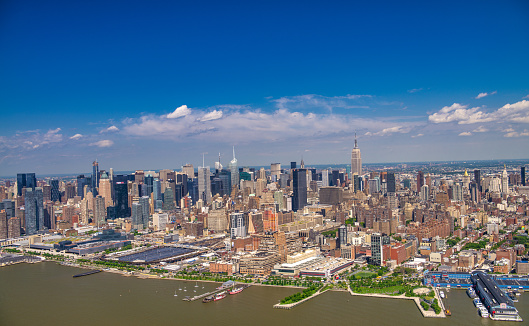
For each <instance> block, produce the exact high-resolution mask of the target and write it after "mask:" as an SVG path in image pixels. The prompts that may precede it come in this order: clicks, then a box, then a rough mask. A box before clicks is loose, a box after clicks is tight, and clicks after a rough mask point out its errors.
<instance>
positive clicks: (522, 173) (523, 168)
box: [520, 166, 525, 186]
mask: <svg viewBox="0 0 529 326" xmlns="http://www.w3.org/2000/svg"><path fill="white" fill-rule="evenodd" d="M520 175H521V177H522V186H525V166H522V167H521V168H520Z"/></svg>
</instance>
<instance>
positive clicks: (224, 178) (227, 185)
mask: <svg viewBox="0 0 529 326" xmlns="http://www.w3.org/2000/svg"><path fill="white" fill-rule="evenodd" d="M217 178H219V179H220V181H221V189H222V192H221V193H220V195H221V196H224V195H228V196H229V195H230V194H231V172H230V171H228V170H221V171H219V172H218V173H217Z"/></svg>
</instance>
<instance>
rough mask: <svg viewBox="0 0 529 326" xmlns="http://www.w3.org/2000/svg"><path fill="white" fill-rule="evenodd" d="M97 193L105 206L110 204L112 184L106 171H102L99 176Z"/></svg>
mask: <svg viewBox="0 0 529 326" xmlns="http://www.w3.org/2000/svg"><path fill="white" fill-rule="evenodd" d="M99 194H100V195H101V197H103V198H104V200H105V208H106V207H109V206H112V204H113V202H112V186H111V184H110V179H109V178H108V175H107V174H106V172H103V174H101V178H100V179H99Z"/></svg>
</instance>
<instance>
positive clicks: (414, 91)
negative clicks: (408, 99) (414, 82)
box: [408, 88, 423, 94]
mask: <svg viewBox="0 0 529 326" xmlns="http://www.w3.org/2000/svg"><path fill="white" fill-rule="evenodd" d="M422 90H423V89H422V88H412V89H408V93H411V94H413V93H417V92H420V91H422Z"/></svg>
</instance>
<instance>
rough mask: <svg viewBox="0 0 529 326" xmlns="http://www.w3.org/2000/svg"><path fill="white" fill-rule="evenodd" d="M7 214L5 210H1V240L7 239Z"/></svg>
mask: <svg viewBox="0 0 529 326" xmlns="http://www.w3.org/2000/svg"><path fill="white" fill-rule="evenodd" d="M7 234H8V227H7V213H6V211H5V210H4V209H0V240H4V239H7Z"/></svg>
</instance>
